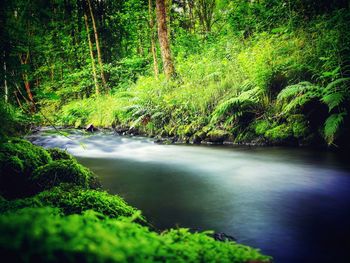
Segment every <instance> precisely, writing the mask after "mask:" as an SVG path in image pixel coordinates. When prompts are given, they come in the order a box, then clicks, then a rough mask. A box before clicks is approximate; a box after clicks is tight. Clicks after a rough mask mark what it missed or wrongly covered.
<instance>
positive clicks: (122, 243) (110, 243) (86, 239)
mask: <svg viewBox="0 0 350 263" xmlns="http://www.w3.org/2000/svg"><path fill="white" fill-rule="evenodd" d="M0 231H1V233H2V234H1V236H0V252H1V255H2V256H3V257H4V258H6V259H11V260H12V261H27V262H31V261H39V262H40V261H45V262H158V261H160V262H165V261H167V262H218V261H220V262H248V261H259V262H267V261H269V257H266V256H263V255H261V254H260V253H259V252H258V251H257V250H254V249H252V248H249V247H246V246H243V245H239V244H236V243H234V242H218V241H215V240H214V239H213V238H211V237H208V236H207V234H206V233H196V234H190V233H189V232H188V230H186V229H179V230H172V231H169V232H167V233H165V234H162V235H159V234H157V233H156V232H152V231H150V230H148V229H147V228H146V227H143V226H141V225H139V224H136V223H133V222H131V220H130V219H118V220H116V219H109V218H106V217H104V216H103V215H101V214H98V213H96V212H93V211H87V212H85V213H84V214H83V215H70V216H61V215H60V212H59V210H57V209H53V208H36V209H33V208H25V209H21V210H18V211H17V212H16V213H6V214H3V215H1V216H0ZM9 240H11V241H12V242H9Z"/></svg>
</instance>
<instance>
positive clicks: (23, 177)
mask: <svg viewBox="0 0 350 263" xmlns="http://www.w3.org/2000/svg"><path fill="white" fill-rule="evenodd" d="M49 162H51V157H50V155H49V154H48V153H47V152H46V151H45V149H43V148H42V147H38V146H35V145H33V144H32V143H30V142H28V141H25V140H21V139H9V140H7V141H6V142H4V143H2V144H1V145H0V192H1V194H3V195H4V196H5V197H8V198H15V197H22V196H26V195H30V194H31V193H32V189H31V185H30V176H31V174H32V172H33V171H34V170H35V169H36V168H37V167H39V166H42V165H45V164H48V163H49Z"/></svg>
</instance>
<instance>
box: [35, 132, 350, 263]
mask: <svg viewBox="0 0 350 263" xmlns="http://www.w3.org/2000/svg"><path fill="white" fill-rule="evenodd" d="M67 132H68V133H67V134H66V135H68V137H69V138H68V137H65V136H63V135H60V134H57V133H53V132H52V131H51V130H48V131H45V130H44V131H42V132H39V133H36V134H34V135H31V136H29V139H30V140H32V141H33V142H34V143H35V144H38V145H42V146H44V147H59V148H62V149H67V150H68V152H70V153H71V154H73V155H74V156H76V157H77V158H78V160H79V161H80V162H81V163H82V164H84V165H86V166H87V167H89V168H90V169H91V170H93V171H94V172H95V173H96V174H97V175H99V177H100V179H101V181H102V184H103V188H104V189H106V190H107V191H108V192H110V193H114V194H119V195H121V196H122V197H123V198H124V199H125V200H126V201H127V202H128V203H130V204H131V205H133V206H135V207H137V208H139V209H141V210H142V211H143V213H144V215H145V216H146V217H147V218H148V219H149V221H151V222H152V224H153V225H155V226H156V227H157V228H159V229H166V228H170V227H186V228H191V229H193V230H207V229H211V230H214V231H216V232H224V233H226V234H228V235H231V236H233V237H235V238H236V239H237V240H238V242H240V243H243V244H246V245H250V246H253V247H257V248H260V249H261V250H262V252H263V253H265V254H268V255H272V256H273V257H274V259H275V262H277V263H288V262H318V263H319V262H348V260H350V259H349V256H348V255H347V254H348V252H349V251H350V241H349V240H350V238H349V237H350V158H349V157H347V156H345V155H344V154H337V153H334V152H331V151H316V150H311V149H300V148H283V147H237V146H214V145H211V146H204V145H159V144H155V143H154V142H153V140H152V139H149V138H143V137H125V136H117V135H114V134H113V133H112V132H105V133H97V134H92V135H86V134H85V133H84V132H82V131H78V130H73V131H67Z"/></svg>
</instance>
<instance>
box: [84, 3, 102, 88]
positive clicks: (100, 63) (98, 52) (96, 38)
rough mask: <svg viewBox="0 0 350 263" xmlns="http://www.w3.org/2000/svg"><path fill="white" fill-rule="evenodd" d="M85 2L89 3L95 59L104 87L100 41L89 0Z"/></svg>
mask: <svg viewBox="0 0 350 263" xmlns="http://www.w3.org/2000/svg"><path fill="white" fill-rule="evenodd" d="M87 2H88V5H89V11H90V15H91V20H92V27H93V29H94V34H95V42H96V49H97V60H98V64H99V66H100V72H101V79H102V84H103V86H104V87H105V86H106V78H105V74H104V70H103V63H102V56H101V48H100V42H99V40H98V32H97V27H96V22H95V17H94V12H93V11H92V6H91V0H87Z"/></svg>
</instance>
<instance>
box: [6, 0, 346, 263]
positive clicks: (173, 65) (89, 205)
mask: <svg viewBox="0 0 350 263" xmlns="http://www.w3.org/2000/svg"><path fill="white" fill-rule="evenodd" d="M349 9H350V3H349V1H348V0H332V1H326V0H322V1H316V0H295V1H291V0H269V1H268V0H259V1H255V0H154V1H152V0H147V1H146V0H142V1H140V0H123V1H122V0H118V1H116V0H100V1H97V0H47V1H44V0H40V1H29V0H3V1H2V4H1V6H0V48H1V50H0V51H1V53H0V64H1V67H0V83H1V84H0V86H1V90H0V96H1V99H0V123H1V125H0V193H1V196H2V197H1V198H0V212H1V215H0V231H1V235H0V252H1V253H2V255H3V256H4V257H7V256H10V257H12V258H13V259H14V260H15V261H16V260H21V261H34V260H35V261H37V260H39V261H42V260H45V261H55V262H57V261H101V262H107V261H108V262H119V261H123V262H130V261H142V262H143V261H176V262H179V261H180V262H199V261H201V262H214V261H223V262H249V261H254V262H255V260H257V261H258V262H265V261H269V260H270V259H269V258H268V257H266V256H263V255H261V254H260V253H259V252H258V251H256V250H254V249H251V248H249V247H246V246H242V245H239V244H237V243H235V242H230V241H225V242H217V241H215V240H214V239H213V238H212V237H210V235H208V233H190V232H189V231H188V230H186V229H177V230H169V231H167V232H165V233H157V232H155V231H153V230H150V229H149V228H148V226H149V224H148V223H147V220H146V219H145V218H144V217H142V216H141V214H140V212H139V211H138V210H137V209H135V208H133V207H130V206H129V205H128V204H126V203H125V202H124V201H123V200H122V199H121V198H120V197H118V196H112V195H109V194H108V193H106V192H103V191H101V190H100V189H99V188H100V184H99V181H98V178H97V176H96V175H95V174H93V173H92V172H91V171H90V170H89V169H87V168H86V167H83V166H82V165H80V164H79V163H78V162H77V160H75V158H73V157H72V156H70V155H69V154H68V153H66V152H64V151H61V150H59V149H50V150H45V149H43V148H41V147H38V146H34V145H32V144H31V143H30V142H28V141H26V140H22V139H18V138H17V137H18V136H22V135H23V134H24V133H25V132H27V131H29V130H30V128H31V127H33V126H37V125H57V126H73V127H76V128H82V127H85V126H86V125H87V124H93V125H94V126H96V127H106V128H111V127H112V128H115V129H116V130H117V131H118V132H121V133H133V134H144V135H148V136H158V137H165V138H169V142H175V141H180V142H186V143H189V142H192V143H223V142H230V143H253V144H288V145H322V146H329V147H334V146H337V147H340V148H346V147H349V146H350V137H349V132H350V119H349V111H350V91H349V87H350V12H349ZM16 136H17V137H16ZM9 240H11V242H9ZM19 251H21V253H19Z"/></svg>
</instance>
